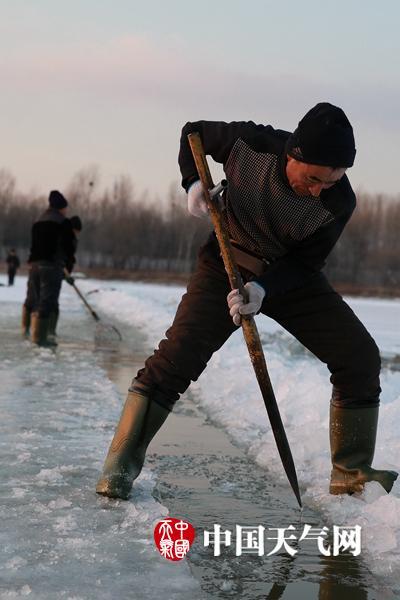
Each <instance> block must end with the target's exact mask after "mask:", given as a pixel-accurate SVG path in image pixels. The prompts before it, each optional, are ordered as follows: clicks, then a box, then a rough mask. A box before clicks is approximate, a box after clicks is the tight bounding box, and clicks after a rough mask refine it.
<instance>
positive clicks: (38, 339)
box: [31, 312, 57, 346]
mask: <svg viewBox="0 0 400 600" xmlns="http://www.w3.org/2000/svg"><path fill="white" fill-rule="evenodd" d="M48 329H49V318H48V317H40V316H39V313H37V312H33V313H32V314H31V341H32V342H33V343H34V344H37V345H38V346H56V345H57V344H56V343H55V342H52V341H51V340H49V339H48V337H47V333H48Z"/></svg>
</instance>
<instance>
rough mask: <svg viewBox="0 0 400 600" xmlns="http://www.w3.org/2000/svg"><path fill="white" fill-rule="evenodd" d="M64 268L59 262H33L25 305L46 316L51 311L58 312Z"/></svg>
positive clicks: (41, 315) (40, 315)
mask: <svg viewBox="0 0 400 600" xmlns="http://www.w3.org/2000/svg"><path fill="white" fill-rule="evenodd" d="M63 277H64V274H63V268H62V266H61V265H59V264H57V263H51V262H34V263H31V266H30V269H29V277H28V287H27V295H26V300H25V303H24V304H25V306H26V308H27V309H28V310H29V311H30V312H37V313H39V317H42V318H46V317H48V316H49V315H50V314H51V313H57V314H58V310H59V309H58V297H59V295H60V291H61V284H62V280H63Z"/></svg>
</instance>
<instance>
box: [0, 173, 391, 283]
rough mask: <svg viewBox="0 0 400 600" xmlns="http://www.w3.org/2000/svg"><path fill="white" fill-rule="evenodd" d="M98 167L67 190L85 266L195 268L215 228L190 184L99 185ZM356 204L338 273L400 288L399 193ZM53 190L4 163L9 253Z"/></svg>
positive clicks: (335, 255) (3, 220)
mask: <svg viewBox="0 0 400 600" xmlns="http://www.w3.org/2000/svg"><path fill="white" fill-rule="evenodd" d="M98 182H99V177H98V173H97V170H96V169H95V168H89V169H84V170H82V171H80V172H79V173H78V174H77V175H76V176H75V177H74V178H73V180H72V181H71V183H70V185H69V186H68V188H67V189H66V190H63V193H64V194H65V196H66V197H67V198H68V201H69V204H70V211H69V215H70V216H71V215H72V214H78V215H79V216H80V217H81V219H82V221H83V224H84V229H83V231H82V234H81V236H80V240H79V249H78V257H77V258H78V264H79V266H80V267H82V268H85V267H107V268H111V269H118V270H126V271H128V270H129V271H138V272H145V271H146V272H151V271H164V272H180V273H189V272H190V271H191V270H192V269H193V266H194V264H195V260H196V255H197V249H198V247H199V246H200V245H201V243H203V241H204V240H205V239H206V237H207V234H208V232H209V231H210V228H211V226H210V224H209V223H208V222H207V221H204V220H200V219H196V218H194V217H192V216H190V215H189V214H188V212H187V208H186V197H185V194H184V193H183V191H180V190H178V189H177V188H176V187H171V189H170V191H169V193H168V197H167V202H165V201H164V202H159V201H158V202H157V200H156V199H151V198H150V197H149V196H148V195H147V194H138V193H137V192H136V191H135V189H134V186H133V185H132V182H131V181H130V179H129V178H128V177H124V176H122V177H120V178H119V179H117V180H116V181H115V182H114V184H113V185H112V187H111V189H106V190H102V191H101V190H100V189H99V184H98ZM357 197H358V206H357V209H356V211H355V213H354V215H353V217H352V218H351V220H350V221H349V223H348V224H347V226H346V229H345V231H344V233H343V235H342V236H341V238H340V240H339V242H338V243H337V245H336V247H335V249H334V251H333V252H332V254H331V256H330V257H329V259H328V263H327V266H326V272H327V274H328V276H329V278H330V280H331V281H333V282H334V283H337V284H342V285H347V286H354V287H356V288H357V287H359V288H363V287H380V288H385V289H388V290H390V289H398V288H400V261H399V256H400V236H399V233H398V232H399V231H400V197H397V198H387V197H383V196H381V195H374V196H372V195H369V194H367V193H365V192H359V193H358V194H357ZM46 206H47V198H46V197H36V198H34V197H31V196H29V195H26V194H21V193H20V192H18V190H17V189H16V185H15V180H14V178H13V176H12V175H11V174H9V173H8V172H6V171H4V170H3V171H2V170H0V246H1V248H2V251H1V254H2V258H4V257H5V254H6V252H7V250H8V249H9V248H10V247H15V248H16V249H17V251H18V253H19V255H20V257H21V258H22V259H23V260H26V258H27V256H28V252H29V244H30V230H31V226H32V223H33V222H34V220H35V219H36V218H37V217H38V216H39V214H40V213H41V212H42V211H43V210H44V209H45V208H46Z"/></svg>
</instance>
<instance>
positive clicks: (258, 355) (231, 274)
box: [188, 133, 301, 507]
mask: <svg viewBox="0 0 400 600" xmlns="http://www.w3.org/2000/svg"><path fill="white" fill-rule="evenodd" d="M188 139H189V144H190V148H191V150H192V154H193V158H194V161H195V163H196V167H197V172H198V174H199V177H200V181H201V183H202V184H203V189H204V194H205V197H206V201H207V206H208V209H209V212H210V216H211V220H212V222H213V226H214V230H215V234H216V236H217V239H218V243H219V247H220V250H221V256H222V260H223V261H224V266H225V270H226V272H227V275H228V278H229V283H230V285H231V288H232V289H238V290H239V293H240V294H241V295H242V296H243V298H246V297H247V294H246V290H245V287H244V285H243V281H242V277H241V275H240V272H239V270H238V268H237V265H236V262H235V259H234V257H233V252H232V246H231V243H230V240H229V234H228V231H227V229H226V227H225V224H224V221H223V218H222V215H221V209H220V206H219V203H218V202H215V200H213V198H212V197H211V195H210V190H212V189H213V188H214V184H213V180H212V177H211V173H210V170H209V168H208V163H207V159H206V156H205V154H204V149H203V144H202V141H201V138H200V135H199V134H198V133H190V134H189V135H188ZM241 323H242V330H243V335H244V339H245V341H246V344H247V348H248V351H249V355H250V359H251V362H252V364H253V368H254V371H255V374H256V377H257V381H258V384H259V386H260V390H261V393H262V397H263V399H264V403H265V407H266V409H267V413H268V417H269V420H270V423H271V428H272V432H273V434H274V437H275V441H276V445H277V448H278V452H279V455H280V457H281V460H282V464H283V468H284V469H285V472H286V475H287V478H288V480H289V483H290V485H291V486H292V489H293V492H294V494H295V496H296V499H297V502H298V503H299V506H300V507H301V497H300V490H299V484H298V481H297V474H296V468H295V465H294V461H293V457H292V452H291V450H290V446H289V442H288V440H287V437H286V433H285V429H284V426H283V423H282V419H281V415H280V413H279V408H278V405H277V402H276V398H275V394H274V390H273V389H272V385H271V380H270V378H269V374H268V369H267V363H266V361H265V356H264V351H263V348H262V345H261V340H260V336H259V334H258V330H257V326H256V323H255V320H254V318H253V317H251V316H242V319H241Z"/></svg>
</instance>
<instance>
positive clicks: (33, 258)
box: [22, 190, 74, 346]
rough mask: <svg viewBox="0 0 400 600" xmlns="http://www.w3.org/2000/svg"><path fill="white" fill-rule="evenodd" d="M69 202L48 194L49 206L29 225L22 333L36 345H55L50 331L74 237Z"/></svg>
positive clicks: (52, 327) (57, 194) (60, 196)
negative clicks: (68, 215) (28, 250)
mask: <svg viewBox="0 0 400 600" xmlns="http://www.w3.org/2000/svg"><path fill="white" fill-rule="evenodd" d="M67 206H68V202H67V200H66V199H65V198H64V196H63V195H62V194H61V193H60V192H58V191H57V190H53V191H52V192H50V195H49V206H48V208H47V209H46V210H45V211H44V213H43V214H42V215H41V216H40V217H39V219H38V220H37V221H36V222H35V223H34V224H33V226H32V238H31V240H32V241H31V251H30V255H29V259H28V262H29V264H30V267H29V277H28V287H27V296H26V300H25V302H24V305H23V309H22V331H23V334H24V335H26V336H27V335H29V329H30V330H31V340H32V342H33V343H35V344H38V345H43V346H45V345H55V341H54V340H51V339H49V337H48V334H49V331H52V330H54V329H55V323H56V322H57V318H58V312H59V308H58V298H59V295H60V291H61V284H62V280H63V277H64V267H65V266H66V265H67V264H68V262H70V261H71V257H73V254H74V234H73V230H72V226H71V223H70V221H69V219H67V217H66V211H67Z"/></svg>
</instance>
